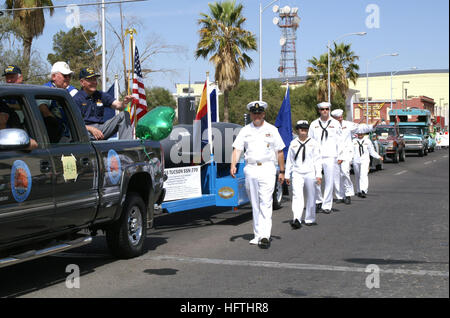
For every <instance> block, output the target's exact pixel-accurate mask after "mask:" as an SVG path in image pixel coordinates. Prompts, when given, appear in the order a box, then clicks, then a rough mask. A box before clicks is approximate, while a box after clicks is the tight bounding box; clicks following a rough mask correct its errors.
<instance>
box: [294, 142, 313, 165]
mask: <svg viewBox="0 0 450 318" xmlns="http://www.w3.org/2000/svg"><path fill="white" fill-rule="evenodd" d="M310 140H311V139H308V140H307V141H305V143H304V144H302V142H301V141H300V140H298V142H299V143H300V147H299V148H298V150H297V153H296V154H295V158H294V161H296V160H297V157H298V154H299V153H300V151H301V150H302V149H303V154H302V162H305V153H306V148H305V145H306V143H307V142H308V141H310Z"/></svg>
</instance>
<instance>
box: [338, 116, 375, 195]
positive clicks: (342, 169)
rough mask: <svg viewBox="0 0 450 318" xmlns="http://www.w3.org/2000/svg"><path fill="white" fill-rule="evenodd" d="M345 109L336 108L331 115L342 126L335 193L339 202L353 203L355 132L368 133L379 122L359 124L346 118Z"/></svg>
mask: <svg viewBox="0 0 450 318" xmlns="http://www.w3.org/2000/svg"><path fill="white" fill-rule="evenodd" d="M343 113H344V111H343V110H342V109H335V110H333V111H332V112H331V116H332V117H333V118H334V119H336V120H337V121H338V122H339V123H340V124H341V127H342V145H341V146H342V151H343V152H342V160H343V161H342V163H341V164H340V165H338V164H337V163H336V168H335V178H334V194H335V196H336V199H337V202H338V203H345V204H351V197H352V196H354V195H355V192H354V189H353V183H352V180H351V178H350V164H351V163H352V160H353V142H352V136H353V135H354V134H359V133H361V134H366V133H369V132H371V131H372V130H373V129H374V128H375V127H376V125H377V124H375V125H366V124H357V123H354V122H351V121H347V120H344V118H343Z"/></svg>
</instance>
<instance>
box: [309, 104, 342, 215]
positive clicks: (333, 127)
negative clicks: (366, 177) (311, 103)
mask: <svg viewBox="0 0 450 318" xmlns="http://www.w3.org/2000/svg"><path fill="white" fill-rule="evenodd" d="M317 107H318V108H319V111H320V118H318V119H316V120H314V121H313V122H312V123H311V125H310V127H309V133H308V134H309V137H311V138H312V139H314V140H315V141H317V142H318V143H319V144H320V153H321V155H322V168H323V172H324V181H325V185H324V192H323V195H322V191H321V186H320V185H316V203H317V204H318V208H319V207H320V211H321V212H323V213H326V214H329V213H331V209H332V207H333V188H334V170H335V169H336V168H335V167H336V163H337V164H340V163H341V162H342V158H341V156H342V149H341V145H342V142H341V138H342V127H341V124H340V123H339V122H338V121H337V120H336V119H334V118H331V117H330V108H331V104H330V103H328V102H323V103H320V104H318V105H317Z"/></svg>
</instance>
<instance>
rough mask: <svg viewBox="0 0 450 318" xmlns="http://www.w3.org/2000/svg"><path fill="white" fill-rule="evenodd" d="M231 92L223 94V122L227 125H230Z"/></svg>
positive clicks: (226, 91)
mask: <svg viewBox="0 0 450 318" xmlns="http://www.w3.org/2000/svg"><path fill="white" fill-rule="evenodd" d="M229 93H230V92H229V91H228V90H225V91H224V92H223V121H224V122H225V123H228V122H229V121H230V115H229V109H228V108H229V105H228V95H229Z"/></svg>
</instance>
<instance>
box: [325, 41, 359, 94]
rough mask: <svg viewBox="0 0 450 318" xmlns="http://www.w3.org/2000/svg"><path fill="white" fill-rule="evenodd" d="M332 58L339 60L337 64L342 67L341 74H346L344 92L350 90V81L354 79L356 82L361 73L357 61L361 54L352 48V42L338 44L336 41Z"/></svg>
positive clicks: (354, 82) (343, 80) (331, 53)
mask: <svg viewBox="0 0 450 318" xmlns="http://www.w3.org/2000/svg"><path fill="white" fill-rule="evenodd" d="M330 55H331V57H332V58H334V59H336V60H337V65H338V66H339V67H340V68H341V71H340V75H341V76H345V78H342V79H341V81H342V82H343V83H344V84H345V85H344V87H345V90H344V91H342V93H344V95H345V93H347V91H348V81H349V80H350V81H352V82H353V84H356V81H357V80H358V77H359V74H358V71H359V65H358V64H356V61H358V60H359V56H357V55H355V52H353V51H352V50H351V44H344V43H341V44H339V45H338V44H336V43H334V49H333V50H332V51H331V52H330Z"/></svg>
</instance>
